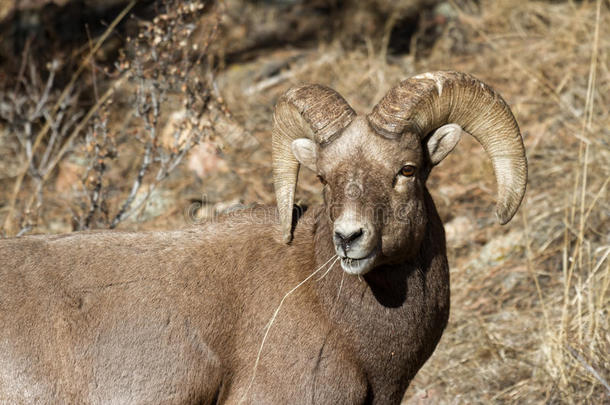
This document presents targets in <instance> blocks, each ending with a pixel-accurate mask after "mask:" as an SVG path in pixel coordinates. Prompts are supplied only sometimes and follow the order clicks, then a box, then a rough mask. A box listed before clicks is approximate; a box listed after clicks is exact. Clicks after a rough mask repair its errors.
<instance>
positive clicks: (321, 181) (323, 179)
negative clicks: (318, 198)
mask: <svg viewBox="0 0 610 405" xmlns="http://www.w3.org/2000/svg"><path fill="white" fill-rule="evenodd" d="M318 180H320V183H322V184H324V185H326V184H328V183H327V182H326V179H325V178H324V177H322V176H320V175H319V174H318Z"/></svg>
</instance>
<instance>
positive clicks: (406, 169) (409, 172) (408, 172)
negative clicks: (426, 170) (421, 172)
mask: <svg viewBox="0 0 610 405" xmlns="http://www.w3.org/2000/svg"><path fill="white" fill-rule="evenodd" d="M416 170H417V169H416V167H415V166H412V165H404V166H403V167H402V169H400V175H401V176H405V177H412V176H413V175H414V174H415V171H416Z"/></svg>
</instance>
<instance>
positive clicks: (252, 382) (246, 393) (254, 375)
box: [239, 256, 339, 404]
mask: <svg viewBox="0 0 610 405" xmlns="http://www.w3.org/2000/svg"><path fill="white" fill-rule="evenodd" d="M333 259H335V260H334V261H333V262H332V264H331V265H330V268H331V269H332V267H333V266H334V265H335V263H337V260H339V256H332V257H331V258H330V259H328V260H327V261H326V263H324V264H323V265H321V266H320V267H318V268H317V269H316V270H315V271H314V272H313V273H311V274H310V275H309V276H307V277H306V278H305V279H304V280H303V281H301V282H300V283H299V284H297V285H296V286H294V287H293V288H292V289H291V290H290V291H288V292H287V293H286V294H285V295H284V296H283V297H282V299H281V301H280V303H279V304H278V306H277V308H276V309H275V311H274V312H273V315H272V316H271V319H270V320H269V322H268V323H267V327H266V328H265V334H264V335H263V340H262V341H261V345H260V347H259V348H258V353H257V354H256V360H255V361H254V367H253V368H252V377H251V378H250V382H249V383H248V386H247V387H246V390H245V392H244V394H243V395H242V397H241V399H240V400H239V403H240V404H241V403H243V402H244V401H245V400H246V397H247V396H248V393H249V392H250V388H252V384H254V379H255V378H256V370H257V369H258V364H259V362H260V359H261V354H262V352H263V348H264V347H265V341H266V340H267V336H269V331H270V330H271V326H272V325H273V322H274V321H275V318H276V317H277V314H278V313H279V312H280V309H281V308H282V305H283V304H284V301H286V298H288V297H289V296H290V295H292V293H294V292H295V291H296V290H298V289H299V287H301V286H302V285H303V284H305V283H306V282H307V281H309V280H310V279H311V278H312V277H313V276H315V275H316V274H318V273H319V272H320V271H321V270H322V269H324V267H326V265H327V264H328V263H330V262H331V260H333Z"/></svg>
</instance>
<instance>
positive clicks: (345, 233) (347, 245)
mask: <svg viewBox="0 0 610 405" xmlns="http://www.w3.org/2000/svg"><path fill="white" fill-rule="evenodd" d="M363 233H364V232H363V230H362V228H358V229H355V230H353V229H352V230H345V229H336V230H335V236H334V239H335V244H336V245H337V246H341V248H342V249H343V253H344V254H345V255H347V252H348V251H349V250H350V249H351V247H352V245H353V244H355V243H358V242H359V239H361V238H362V235H363Z"/></svg>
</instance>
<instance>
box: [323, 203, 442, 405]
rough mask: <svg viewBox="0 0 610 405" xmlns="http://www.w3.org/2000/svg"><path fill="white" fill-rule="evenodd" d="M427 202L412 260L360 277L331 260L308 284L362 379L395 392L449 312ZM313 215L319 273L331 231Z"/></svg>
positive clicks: (434, 218) (434, 221)
mask: <svg viewBox="0 0 610 405" xmlns="http://www.w3.org/2000/svg"><path fill="white" fill-rule="evenodd" d="M426 205H427V210H428V215H429V218H430V221H429V224H428V229H427V231H426V236H425V238H424V241H423V243H422V245H421V248H420V252H419V254H418V255H417V257H416V258H414V259H413V260H410V261H406V262H404V263H400V264H398V265H392V266H381V267H379V268H376V269H374V270H372V271H371V272H370V273H368V274H367V275H365V276H363V277H356V276H351V275H348V274H346V273H345V272H343V270H342V269H341V267H340V265H339V263H338V262H337V263H335V265H334V266H333V268H332V269H330V271H329V272H328V274H326V275H325V276H324V278H323V279H322V280H317V281H315V285H311V287H312V289H313V290H314V291H315V293H316V295H317V296H318V297H319V301H320V304H321V307H322V308H324V311H325V312H326V313H327V315H328V318H329V320H330V323H329V324H330V325H333V326H332V328H333V333H336V334H339V335H341V336H342V338H344V339H345V341H346V343H347V344H349V345H350V346H352V347H353V350H354V351H355V353H357V354H358V357H359V358H360V361H361V362H362V364H363V366H364V367H365V368H366V369H367V374H368V375H378V376H381V377H382V378H381V379H379V380H377V381H375V382H371V384H373V385H379V384H391V385H392V388H391V389H390V391H394V390H395V391H396V392H399V391H400V392H401V393H402V392H403V391H404V389H406V386H407V384H408V382H409V381H410V379H411V378H413V376H414V374H415V372H416V371H417V370H418V369H419V367H420V366H421V365H422V364H423V363H424V362H425V360H426V359H427V358H428V357H429V356H430V354H431V353H432V351H433V350H434V347H435V346H436V344H437V342H438V340H439V339H440V336H441V333H442V331H443V329H444V327H445V325H446V322H447V318H448V313H449V280H448V277H449V272H448V267H447V261H446V255H445V246H444V234H443V228H442V224H441V221H440V219H439V218H438V215H437V213H436V210H435V208H434V205H433V204H432V200H431V199H430V198H429V196H427V203H426ZM311 214H316V215H315V219H316V222H315V227H314V229H313V232H314V250H315V253H314V255H315V258H316V259H315V260H316V268H319V266H321V265H323V264H324V263H325V262H326V261H327V260H328V258H330V257H332V256H333V255H334V248H333V245H332V237H331V232H330V230H331V226H330V224H329V222H328V220H327V218H326V216H325V215H324V213H323V211H322V210H318V211H317V212H312V213H311ZM331 263H332V261H331ZM325 272H326V270H322V271H321V272H320V274H325ZM384 381H385V382H384ZM401 390H402V391H401ZM399 399H400V398H399Z"/></svg>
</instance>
